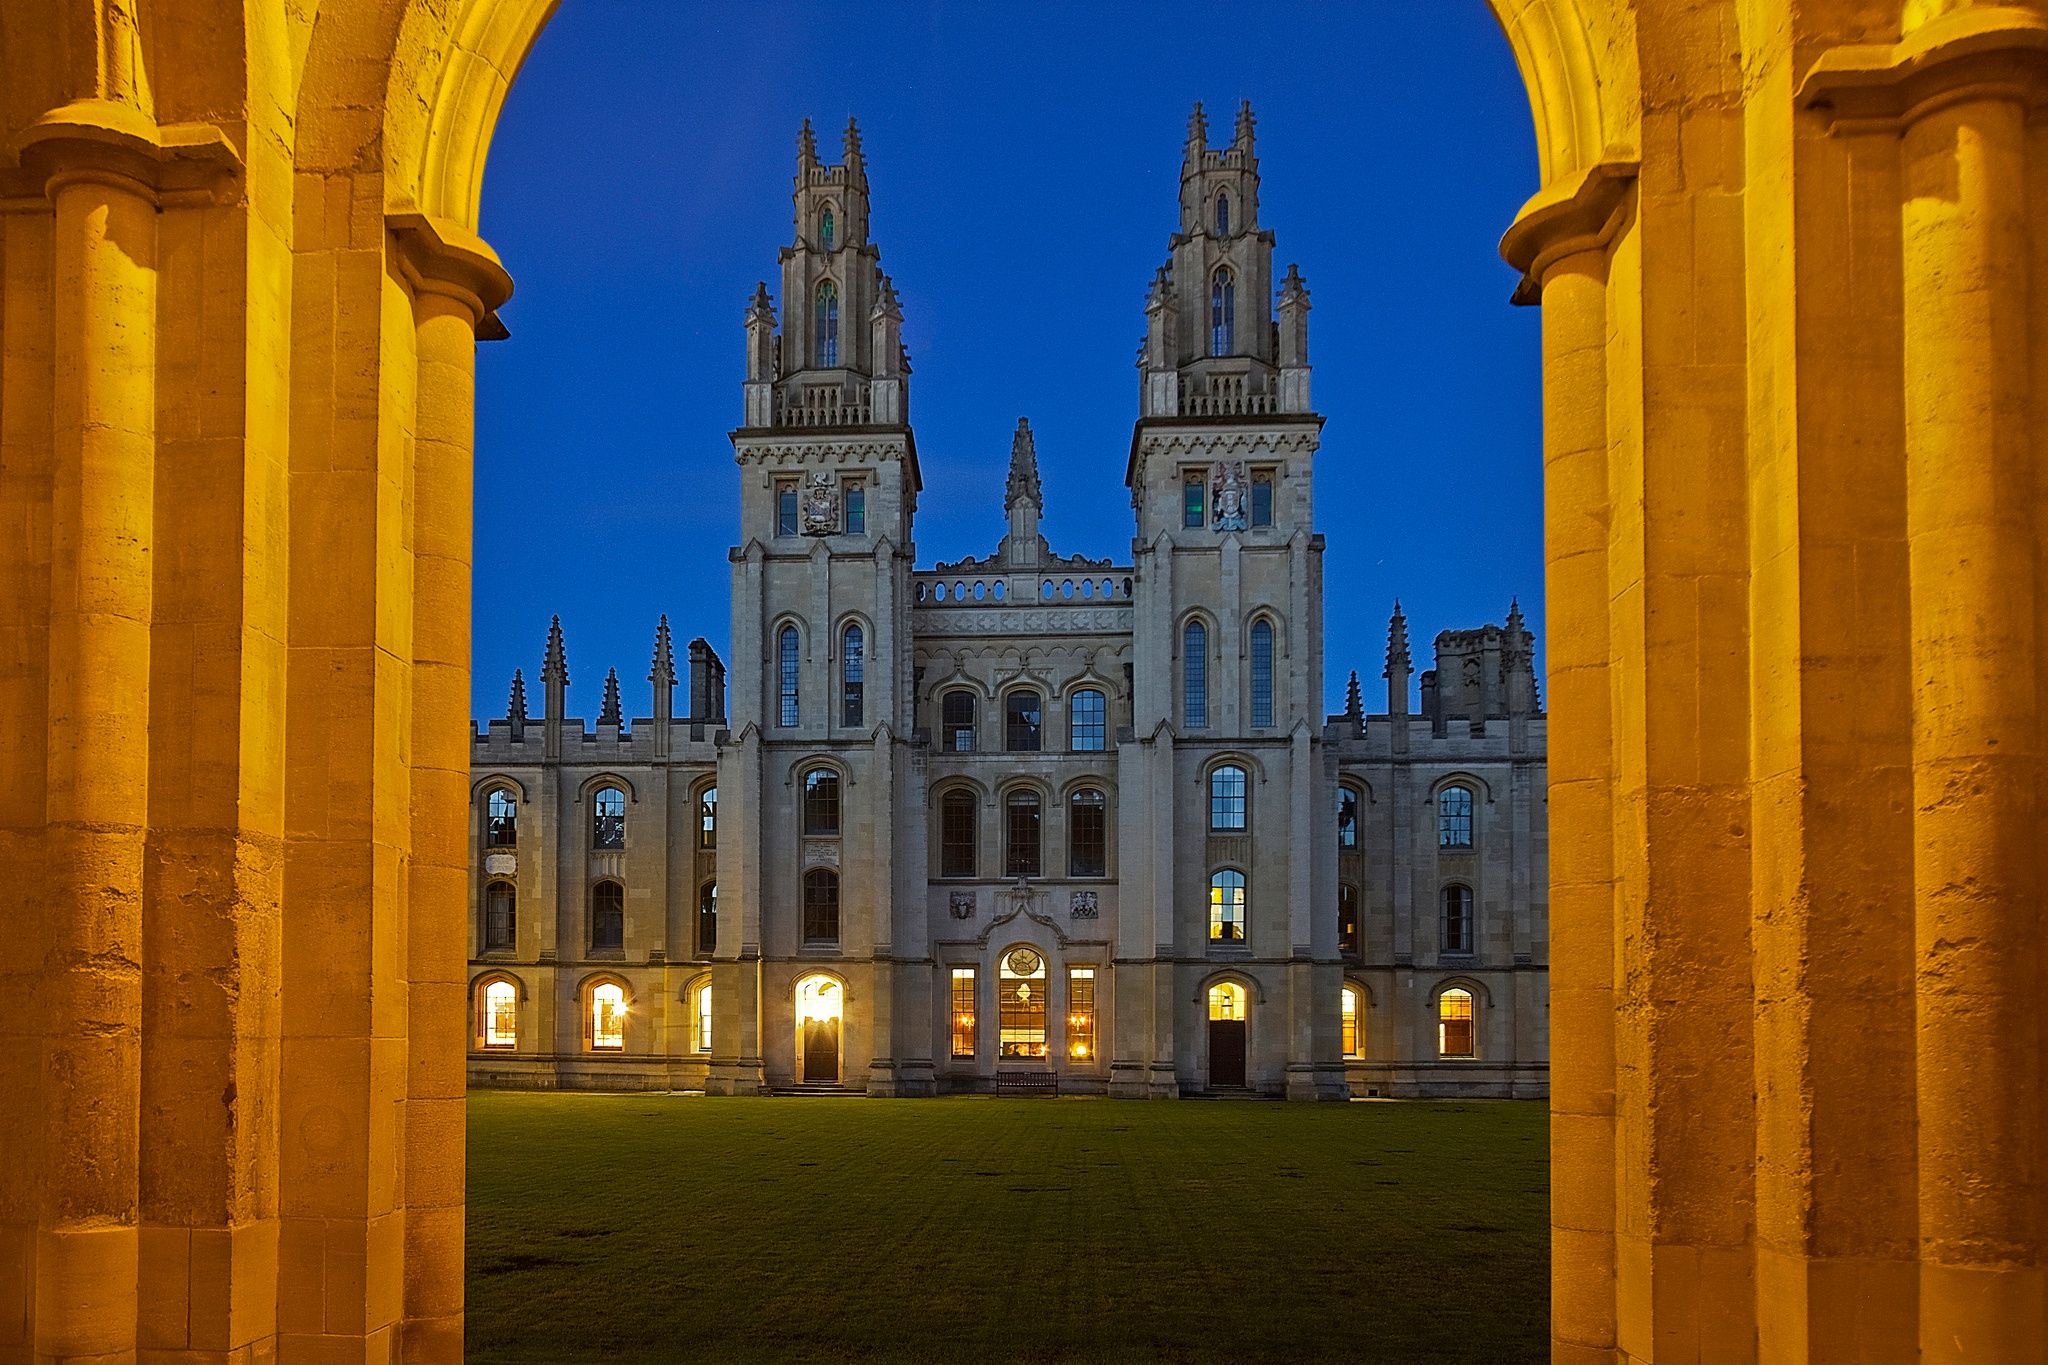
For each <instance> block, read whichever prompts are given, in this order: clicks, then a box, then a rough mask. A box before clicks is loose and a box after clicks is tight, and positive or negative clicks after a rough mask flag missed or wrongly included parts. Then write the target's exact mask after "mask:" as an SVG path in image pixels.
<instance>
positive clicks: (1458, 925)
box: [1443, 885, 1472, 953]
mask: <svg viewBox="0 0 2048 1365" xmlns="http://www.w3.org/2000/svg"><path fill="white" fill-rule="evenodd" d="M1443 900H1444V951H1445V952H1447V953H1469V952H1471V951H1472V888H1471V887H1469V886H1456V885H1452V886H1447V887H1445V888H1444V897H1443Z"/></svg>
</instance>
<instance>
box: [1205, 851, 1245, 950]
mask: <svg viewBox="0 0 2048 1365" xmlns="http://www.w3.org/2000/svg"><path fill="white" fill-rule="evenodd" d="M1209 941H1210V942H1211V943H1243V942H1244V941H1245V894H1244V873H1242V872H1239V871H1238V870H1237V869H1236V868H1234V867H1226V868H1224V869H1223V870H1222V871H1220V872H1217V873H1215V874H1214V875H1212V876H1211V877H1210V878H1209Z"/></svg>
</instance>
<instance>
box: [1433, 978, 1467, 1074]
mask: <svg viewBox="0 0 2048 1365" xmlns="http://www.w3.org/2000/svg"><path fill="white" fill-rule="evenodd" d="M1436 1020H1437V1023H1436V1050H1437V1053H1438V1055H1440V1056H1444V1057H1470V1056H1471V1055H1472V1053H1473V1047H1472V992H1470V991H1468V990H1465V989H1463V988H1462V987H1459V986H1453V987H1451V988H1450V989H1449V990H1447V991H1445V992H1444V993H1443V994H1442V995H1440V996H1438V997H1437V999H1436Z"/></svg>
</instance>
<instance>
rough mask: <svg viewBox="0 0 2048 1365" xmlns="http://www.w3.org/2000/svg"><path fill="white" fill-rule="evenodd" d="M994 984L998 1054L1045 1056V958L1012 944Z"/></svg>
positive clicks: (1031, 950)
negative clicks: (998, 989) (1014, 946)
mask: <svg viewBox="0 0 2048 1365" xmlns="http://www.w3.org/2000/svg"><path fill="white" fill-rule="evenodd" d="M997 984H998V986H999V987H1000V994H999V996H998V998H997V1002H996V1004H997V1009H996V1023H997V1028H998V1038H997V1041H998V1044H999V1052H1000V1055H1001V1056H1004V1057H1043V1056H1045V1054H1046V1047H1045V959H1044V958H1042V957H1040V956H1039V955H1038V950H1037V949H1035V948H1012V949H1011V950H1010V951H1009V952H1007V953H1004V954H1003V960H1002V965H1001V967H1000V968H999V970H998V972H997Z"/></svg>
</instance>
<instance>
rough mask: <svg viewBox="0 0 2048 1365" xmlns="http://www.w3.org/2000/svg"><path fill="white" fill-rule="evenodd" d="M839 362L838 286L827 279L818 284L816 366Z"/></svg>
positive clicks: (828, 367)
mask: <svg viewBox="0 0 2048 1365" xmlns="http://www.w3.org/2000/svg"><path fill="white" fill-rule="evenodd" d="M838 363H839V287H838V286H837V285H835V284H833V283H832V281H830V280H827V281H825V282H824V283H823V284H821V285H819V286H818V368H819V369H821V370H829V369H831V368H833V367H834V366H835V365H837V364H838Z"/></svg>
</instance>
